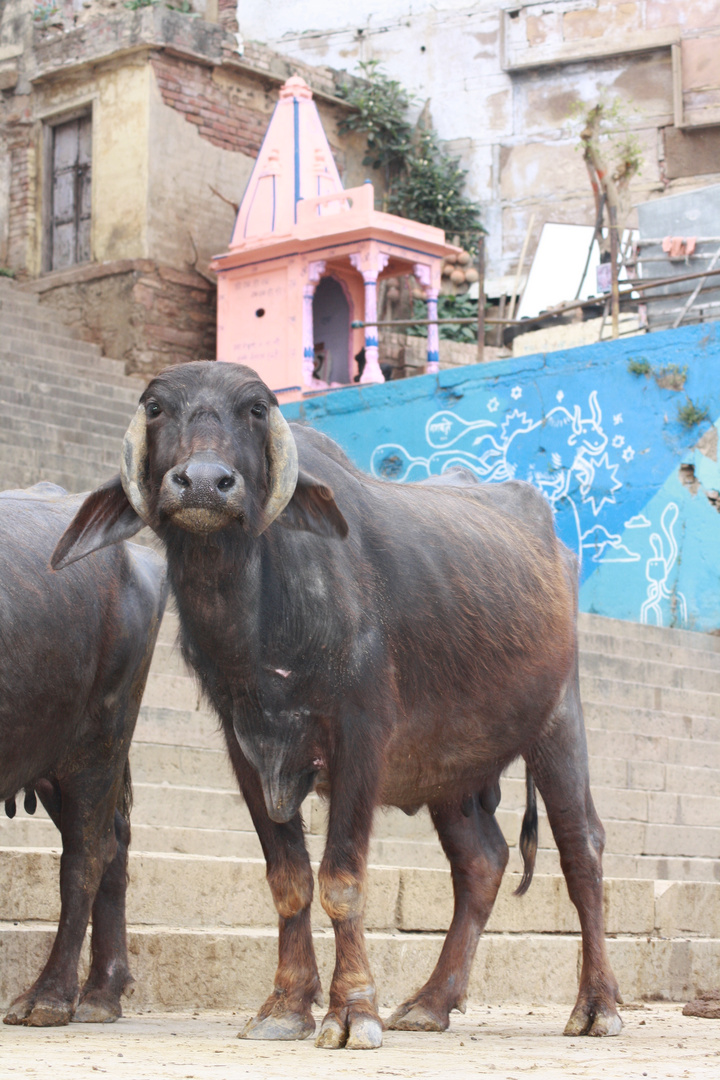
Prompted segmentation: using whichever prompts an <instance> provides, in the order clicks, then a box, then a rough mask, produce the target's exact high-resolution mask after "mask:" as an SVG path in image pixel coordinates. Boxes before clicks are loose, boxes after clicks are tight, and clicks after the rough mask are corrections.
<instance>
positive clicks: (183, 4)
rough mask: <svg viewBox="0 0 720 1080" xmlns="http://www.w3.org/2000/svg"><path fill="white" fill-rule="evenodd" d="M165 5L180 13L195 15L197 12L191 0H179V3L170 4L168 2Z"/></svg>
mask: <svg viewBox="0 0 720 1080" xmlns="http://www.w3.org/2000/svg"><path fill="white" fill-rule="evenodd" d="M165 7H166V8H169V9H170V11H177V12H179V13H180V15H194V14H195V12H194V11H193V6H192V4H191V2H190V0H179V3H177V4H168V3H166V4H165Z"/></svg>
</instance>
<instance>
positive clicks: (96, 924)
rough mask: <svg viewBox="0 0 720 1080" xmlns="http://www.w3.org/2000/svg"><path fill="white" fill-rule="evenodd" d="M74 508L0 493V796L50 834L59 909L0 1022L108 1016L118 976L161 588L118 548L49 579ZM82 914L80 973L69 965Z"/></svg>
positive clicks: (37, 490)
mask: <svg viewBox="0 0 720 1080" xmlns="http://www.w3.org/2000/svg"><path fill="white" fill-rule="evenodd" d="M81 503H82V496H79V497H78V496H69V495H67V494H66V493H65V492H64V491H63V489H62V488H59V487H56V486H55V485H53V484H38V485H36V487H34V488H29V489H28V490H27V491H4V492H2V493H0V645H1V646H2V647H1V649H0V800H5V807H6V811H7V812H8V813H9V814H10V816H12V815H13V814H14V811H15V799H16V796H17V795H18V793H19V792H20V791H21V790H22V789H24V790H25V805H26V807H27V808H28V809H29V810H31V811H32V810H34V807H35V805H36V799H37V798H38V797H39V799H40V801H41V802H42V804H43V806H44V807H45V809H46V810H47V812H48V814H49V815H50V817H51V818H52V820H53V821H54V822H55V824H56V825H57V827H58V828H59V830H60V833H61V835H62V845H63V850H62V857H61V861H60V896H61V912H60V922H59V925H58V931H57V936H56V938H55V942H54V944H53V947H52V951H51V953H50V957H49V959H48V961H47V963H46V964H45V967H44V968H43V970H42V972H41V973H40V975H39V977H38V978H37V979H36V981H35V982H34V983H33V985H32V986H31V987H30V989H29V990H27V991H25V993H23V994H21V995H20V997H18V998H17V999H16V1000H15V1001H14V1002H13V1004H12V1005H11V1006H10V1009H9V1011H8V1013H7V1015H6V1017H5V1023H6V1024H28V1025H32V1026H49V1025H57V1024H67V1023H68V1022H69V1021H70V1020H71V1019H75V1020H80V1021H86V1022H107V1021H111V1020H115V1019H117V1017H119V1016H121V1015H122V1010H121V1006H120V998H121V996H122V994H123V991H124V990H125V989H126V987H127V986H129V984H130V983H132V977H131V975H130V969H129V967H128V958H127V945H126V933H125V889H126V884H127V854H128V844H129V842H130V819H129V811H130V802H131V797H132V790H131V787H130V771H129V767H128V750H129V748H130V740H131V738H132V734H133V731H134V728H135V721H136V719H137V715H138V710H139V708H140V699H141V697H142V694H143V689H144V686H145V680H146V678H147V673H148V668H149V665H150V659H151V657H152V652H153V648H154V645H155V639H156V637H157V632H158V629H159V625H160V620H161V618H162V614H163V608H164V605H165V596H166V591H167V589H166V582H165V565H164V562H163V560H162V559H161V558H160V557H159V556H158V555H156V554H155V553H154V552H152V551H151V550H150V549H149V548H143V547H139V546H138V545H136V544H120V545H118V546H117V547H115V548H110V549H108V550H107V551H102V552H98V553H97V555H93V556H92V558H90V559H87V560H85V561H84V562H81V563H78V565H77V566H73V567H71V568H70V569H69V570H67V571H66V572H65V573H63V574H56V573H54V572H53V571H52V570H51V569H50V556H51V554H52V552H53V548H54V547H55V545H56V544H57V541H58V538H59V537H60V536H61V534H62V532H63V530H64V529H65V528H66V527H67V525H68V523H69V522H70V520H71V519H72V517H73V514H74V513H75V512H76V511H77V509H78V507H79V506H80V504H81ZM91 913H92V921H93V929H92V948H91V953H92V959H91V966H90V972H89V975H88V978H87V981H86V982H85V985H84V986H83V988H82V991H81V992H79V989H78V962H79V958H80V949H81V947H82V943H83V939H84V937H85V931H86V929H87V926H88V920H89V918H90V914H91Z"/></svg>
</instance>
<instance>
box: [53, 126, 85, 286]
mask: <svg viewBox="0 0 720 1080" xmlns="http://www.w3.org/2000/svg"><path fill="white" fill-rule="evenodd" d="M91 125H92V118H91V117H90V116H89V115H87V116H81V117H78V118H77V119H75V120H69V121H67V122H66V123H64V124H58V125H57V126H56V127H54V128H53V150H52V212H51V258H50V268H51V269H52V270H63V269H64V268H65V267H67V266H74V265H75V264H76V263H82V262H89V261H90V209H91V168H92V134H91V133H92V126H91Z"/></svg>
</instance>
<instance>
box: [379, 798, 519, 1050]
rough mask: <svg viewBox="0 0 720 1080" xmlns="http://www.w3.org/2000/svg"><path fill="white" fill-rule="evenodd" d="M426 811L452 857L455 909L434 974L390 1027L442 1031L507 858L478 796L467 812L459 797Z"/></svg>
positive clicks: (460, 1002)
mask: <svg viewBox="0 0 720 1080" xmlns="http://www.w3.org/2000/svg"><path fill="white" fill-rule="evenodd" d="M465 809H466V810H467V807H465ZM430 813H431V816H432V819H433V824H434V825H435V828H436V829H437V833H438V836H439V838H440V843H441V844H442V846H443V850H444V852H445V854H446V855H447V857H448V859H449V861H450V872H451V874H452V883H453V892H454V895H455V910H454V912H453V918H452V922H451V924H450V929H449V930H448V932H447V936H446V938H445V941H444V943H443V947H442V952H441V953H440V958H439V960H438V962H437V964H436V966H435V970H434V971H433V973H432V975H431V976H430V978H429V979H428V981H427V982H426V983H425V985H424V986H423V987H422V989H421V990H418V992H417V993H416V994H414V995H413V996H412V997H411V998H409V999H408V1000H407V1001H405V1002H403V1004H402V1005H400V1006H399V1008H397V1009H396V1010H395V1012H394V1013H393V1014H392V1016H391V1017H390V1019H389V1020H388V1024H387V1026H388V1027H389V1028H393V1029H395V1030H401V1031H445V1029H446V1028H447V1026H448V1024H449V1023H450V1012H451V1011H452V1010H453V1009H459V1010H460V1012H465V1000H466V995H467V986H468V980H469V978H470V969H471V967H472V963H473V960H474V958H475V952H476V950H477V944H478V939H479V937H480V934H481V933H482V932H483V930H484V928H485V924H486V923H487V920H488V918H489V917H490V912H491V911H492V908H493V904H494V903H495V898H496V896H497V893H498V889H499V888H500V882H501V881H502V876H503V873H504V871H505V867H506V865H507V861H508V847H507V844H506V843H505V838H504V836H503V834H502V832H501V831H500V828H499V826H498V823H497V821H496V820H495V816H494V814H488V813H487V812H486V811H485V810H483V808H482V807H481V806H480V803H479V800H478V798H477V796H475V797H474V798H473V799H472V800H471V809H470V813H469V814H468V816H467V817H466V816H465V813H464V812H463V810H462V809H461V804H460V803H459V802H457V803H445V804H443V805H441V806H435V807H433V808H432V809H431V811H430Z"/></svg>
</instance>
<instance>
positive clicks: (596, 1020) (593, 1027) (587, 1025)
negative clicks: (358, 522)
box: [564, 1005, 623, 1037]
mask: <svg viewBox="0 0 720 1080" xmlns="http://www.w3.org/2000/svg"><path fill="white" fill-rule="evenodd" d="M622 1026H623V1025H622V1020H621V1019H620V1016H619V1014H618V1011H617V1009H615V1008H614V1007H613V1006H610V1007H607V1006H606V1007H604V1008H597V1009H589V1008H588V1007H587V1006H584V1005H576V1006H575V1008H574V1009H573V1011H572V1013H571V1014H570V1019H569V1020H568V1022H567V1024H566V1025H565V1032H564V1034H565V1035H594V1036H596V1037H602V1036H605V1035H619V1034H620V1032H621V1031H622Z"/></svg>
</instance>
